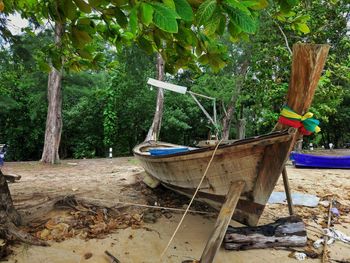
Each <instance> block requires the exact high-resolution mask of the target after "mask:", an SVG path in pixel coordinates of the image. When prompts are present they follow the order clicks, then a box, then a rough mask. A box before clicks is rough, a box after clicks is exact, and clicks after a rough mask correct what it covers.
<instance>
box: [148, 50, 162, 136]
mask: <svg viewBox="0 0 350 263" xmlns="http://www.w3.org/2000/svg"><path fill="white" fill-rule="evenodd" d="M157 72H158V77H157V78H158V80H163V79H164V60H163V58H162V56H161V54H159V53H158V57H157ZM163 107H164V91H163V89H161V88H158V95H157V105H156V111H155V113H154V118H153V122H152V126H151V128H150V129H149V131H148V134H147V136H146V139H145V141H150V140H154V141H156V140H157V139H158V136H159V132H160V127H161V124H162V118H163Z"/></svg>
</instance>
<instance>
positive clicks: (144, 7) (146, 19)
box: [141, 3, 153, 26]
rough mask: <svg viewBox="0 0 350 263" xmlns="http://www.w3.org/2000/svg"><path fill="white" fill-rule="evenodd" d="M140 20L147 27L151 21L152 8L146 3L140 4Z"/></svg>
mask: <svg viewBox="0 0 350 263" xmlns="http://www.w3.org/2000/svg"><path fill="white" fill-rule="evenodd" d="M141 19H142V22H143V23H144V24H145V25H146V26H148V25H149V24H150V23H152V20H153V7H152V6H151V5H150V4H147V3H141Z"/></svg>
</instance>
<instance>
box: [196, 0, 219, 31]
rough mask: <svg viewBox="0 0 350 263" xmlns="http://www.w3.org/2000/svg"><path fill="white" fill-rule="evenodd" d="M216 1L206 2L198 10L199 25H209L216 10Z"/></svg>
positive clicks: (207, 0) (209, 0) (208, 0)
mask: <svg viewBox="0 0 350 263" xmlns="http://www.w3.org/2000/svg"><path fill="white" fill-rule="evenodd" d="M216 6H217V4H216V0H206V1H205V2H204V3H203V4H201V5H200V6H199V8H198V12H197V21H198V25H204V24H207V23H208V21H209V20H210V18H211V16H212V15H213V14H214V11H215V8H216Z"/></svg>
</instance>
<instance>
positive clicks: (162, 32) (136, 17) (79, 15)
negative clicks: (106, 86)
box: [0, 0, 308, 73]
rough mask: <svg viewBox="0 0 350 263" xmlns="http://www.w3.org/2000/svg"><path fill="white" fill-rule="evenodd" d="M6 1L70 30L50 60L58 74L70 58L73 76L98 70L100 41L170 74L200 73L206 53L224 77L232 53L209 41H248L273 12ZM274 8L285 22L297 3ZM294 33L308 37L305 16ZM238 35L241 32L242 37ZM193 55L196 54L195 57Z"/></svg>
mask: <svg viewBox="0 0 350 263" xmlns="http://www.w3.org/2000/svg"><path fill="white" fill-rule="evenodd" d="M3 1H4V5H5V7H6V8H5V10H6V14H9V13H14V12H19V13H20V14H21V15H22V17H24V18H28V19H30V20H31V21H33V23H34V24H36V25H40V24H44V23H46V21H47V20H49V21H52V22H55V23H59V24H62V25H64V26H65V31H64V36H63V41H62V45H61V48H60V49H57V48H56V49H55V48H54V46H52V47H51V49H50V51H49V52H47V54H46V55H47V58H46V60H51V61H52V62H53V65H54V66H55V67H56V68H60V66H61V61H62V60H61V59H57V58H62V57H65V61H66V63H65V65H64V66H66V68H68V69H70V70H73V71H79V70H84V69H86V68H89V67H90V68H94V69H95V68H96V64H95V63H94V61H93V58H94V57H95V56H96V53H97V52H98V51H97V50H96V49H95V48H94V45H91V44H92V43H93V40H96V39H98V38H102V39H104V40H105V41H109V42H110V43H111V44H112V45H114V46H115V47H116V48H117V50H119V51H120V50H122V47H124V46H126V45H129V44H130V43H131V42H135V43H138V44H139V46H140V48H142V49H144V50H145V51H146V52H148V53H151V52H155V51H157V52H160V53H162V56H163V58H164V59H165V60H166V62H167V69H168V70H169V72H170V73H176V71H177V70H178V69H179V68H184V67H186V68H191V69H193V70H197V71H199V69H198V63H197V59H198V58H201V60H200V61H203V56H202V55H203V53H205V55H208V57H210V59H206V60H204V61H205V63H206V64H208V65H210V66H211V67H213V68H214V70H216V71H218V70H219V69H221V68H222V67H223V66H224V65H225V60H223V59H222V58H223V57H225V55H226V53H225V51H226V50H224V49H221V50H217V49H215V48H214V50H212V49H211V48H212V47H215V45H207V42H208V41H207V39H208V38H210V39H211V42H212V43H217V42H218V41H219V40H220V36H222V35H223V34H224V32H225V31H226V30H228V32H230V33H231V34H232V39H231V40H232V41H238V40H248V39H249V34H254V33H256V30H257V27H258V16H259V14H260V13H261V12H262V10H265V9H267V8H268V1H266V0H254V1H238V0H226V1H215V0H206V1H204V2H202V3H200V4H199V2H197V1H188V0H164V1H163V2H161V1H141V2H138V1H136V2H135V1H129V0H110V1H107V0H104V1H100V0H92V1H85V0H52V1H43V0H33V1H26V0H16V1H14V0H3ZM271 2H272V3H273V4H274V5H276V6H277V8H276V10H274V11H276V12H277V13H278V17H279V18H280V19H284V17H285V16H287V15H288V11H290V10H291V9H292V8H293V6H295V5H296V3H297V1H287V2H285V1H277V0H276V1H271ZM281 10H282V11H281ZM274 13H275V12H274ZM227 25H228V27H227ZM292 27H293V29H295V30H299V31H301V32H304V33H306V32H307V31H308V28H307V25H306V24H305V19H304V18H303V16H300V17H298V18H296V19H295V21H294V22H293V23H292ZM181 28H182V29H181ZM233 28H236V30H233ZM5 30H6V27H4V28H3V29H1V28H0V31H1V32H3V33H4V32H5ZM237 30H238V31H240V32H239V33H237V32H236V31H237ZM189 31H191V32H190V34H191V40H190V41H189V39H188V34H189ZM144 43H147V44H146V45H143V44H144ZM191 50H195V51H196V53H195V54H192V55H190V54H189V53H190V51H191ZM184 52H186V54H184ZM185 56H186V59H184V57H185ZM79 58H82V59H83V60H82V61H80V59H79ZM46 62H47V61H46ZM39 63H40V65H41V68H42V69H43V70H44V71H47V70H48V67H47V65H46V64H44V62H43V61H41V62H39Z"/></svg>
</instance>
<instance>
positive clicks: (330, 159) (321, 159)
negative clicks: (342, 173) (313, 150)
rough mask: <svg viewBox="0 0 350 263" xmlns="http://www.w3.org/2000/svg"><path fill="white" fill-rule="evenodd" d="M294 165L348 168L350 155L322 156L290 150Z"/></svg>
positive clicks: (349, 167)
mask: <svg viewBox="0 0 350 263" xmlns="http://www.w3.org/2000/svg"><path fill="white" fill-rule="evenodd" d="M291 160H292V162H293V164H294V166H295V167H300V168H302V167H310V168H331V169H350V156H323V155H312V154H303V153H297V152H292V153H291Z"/></svg>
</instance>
